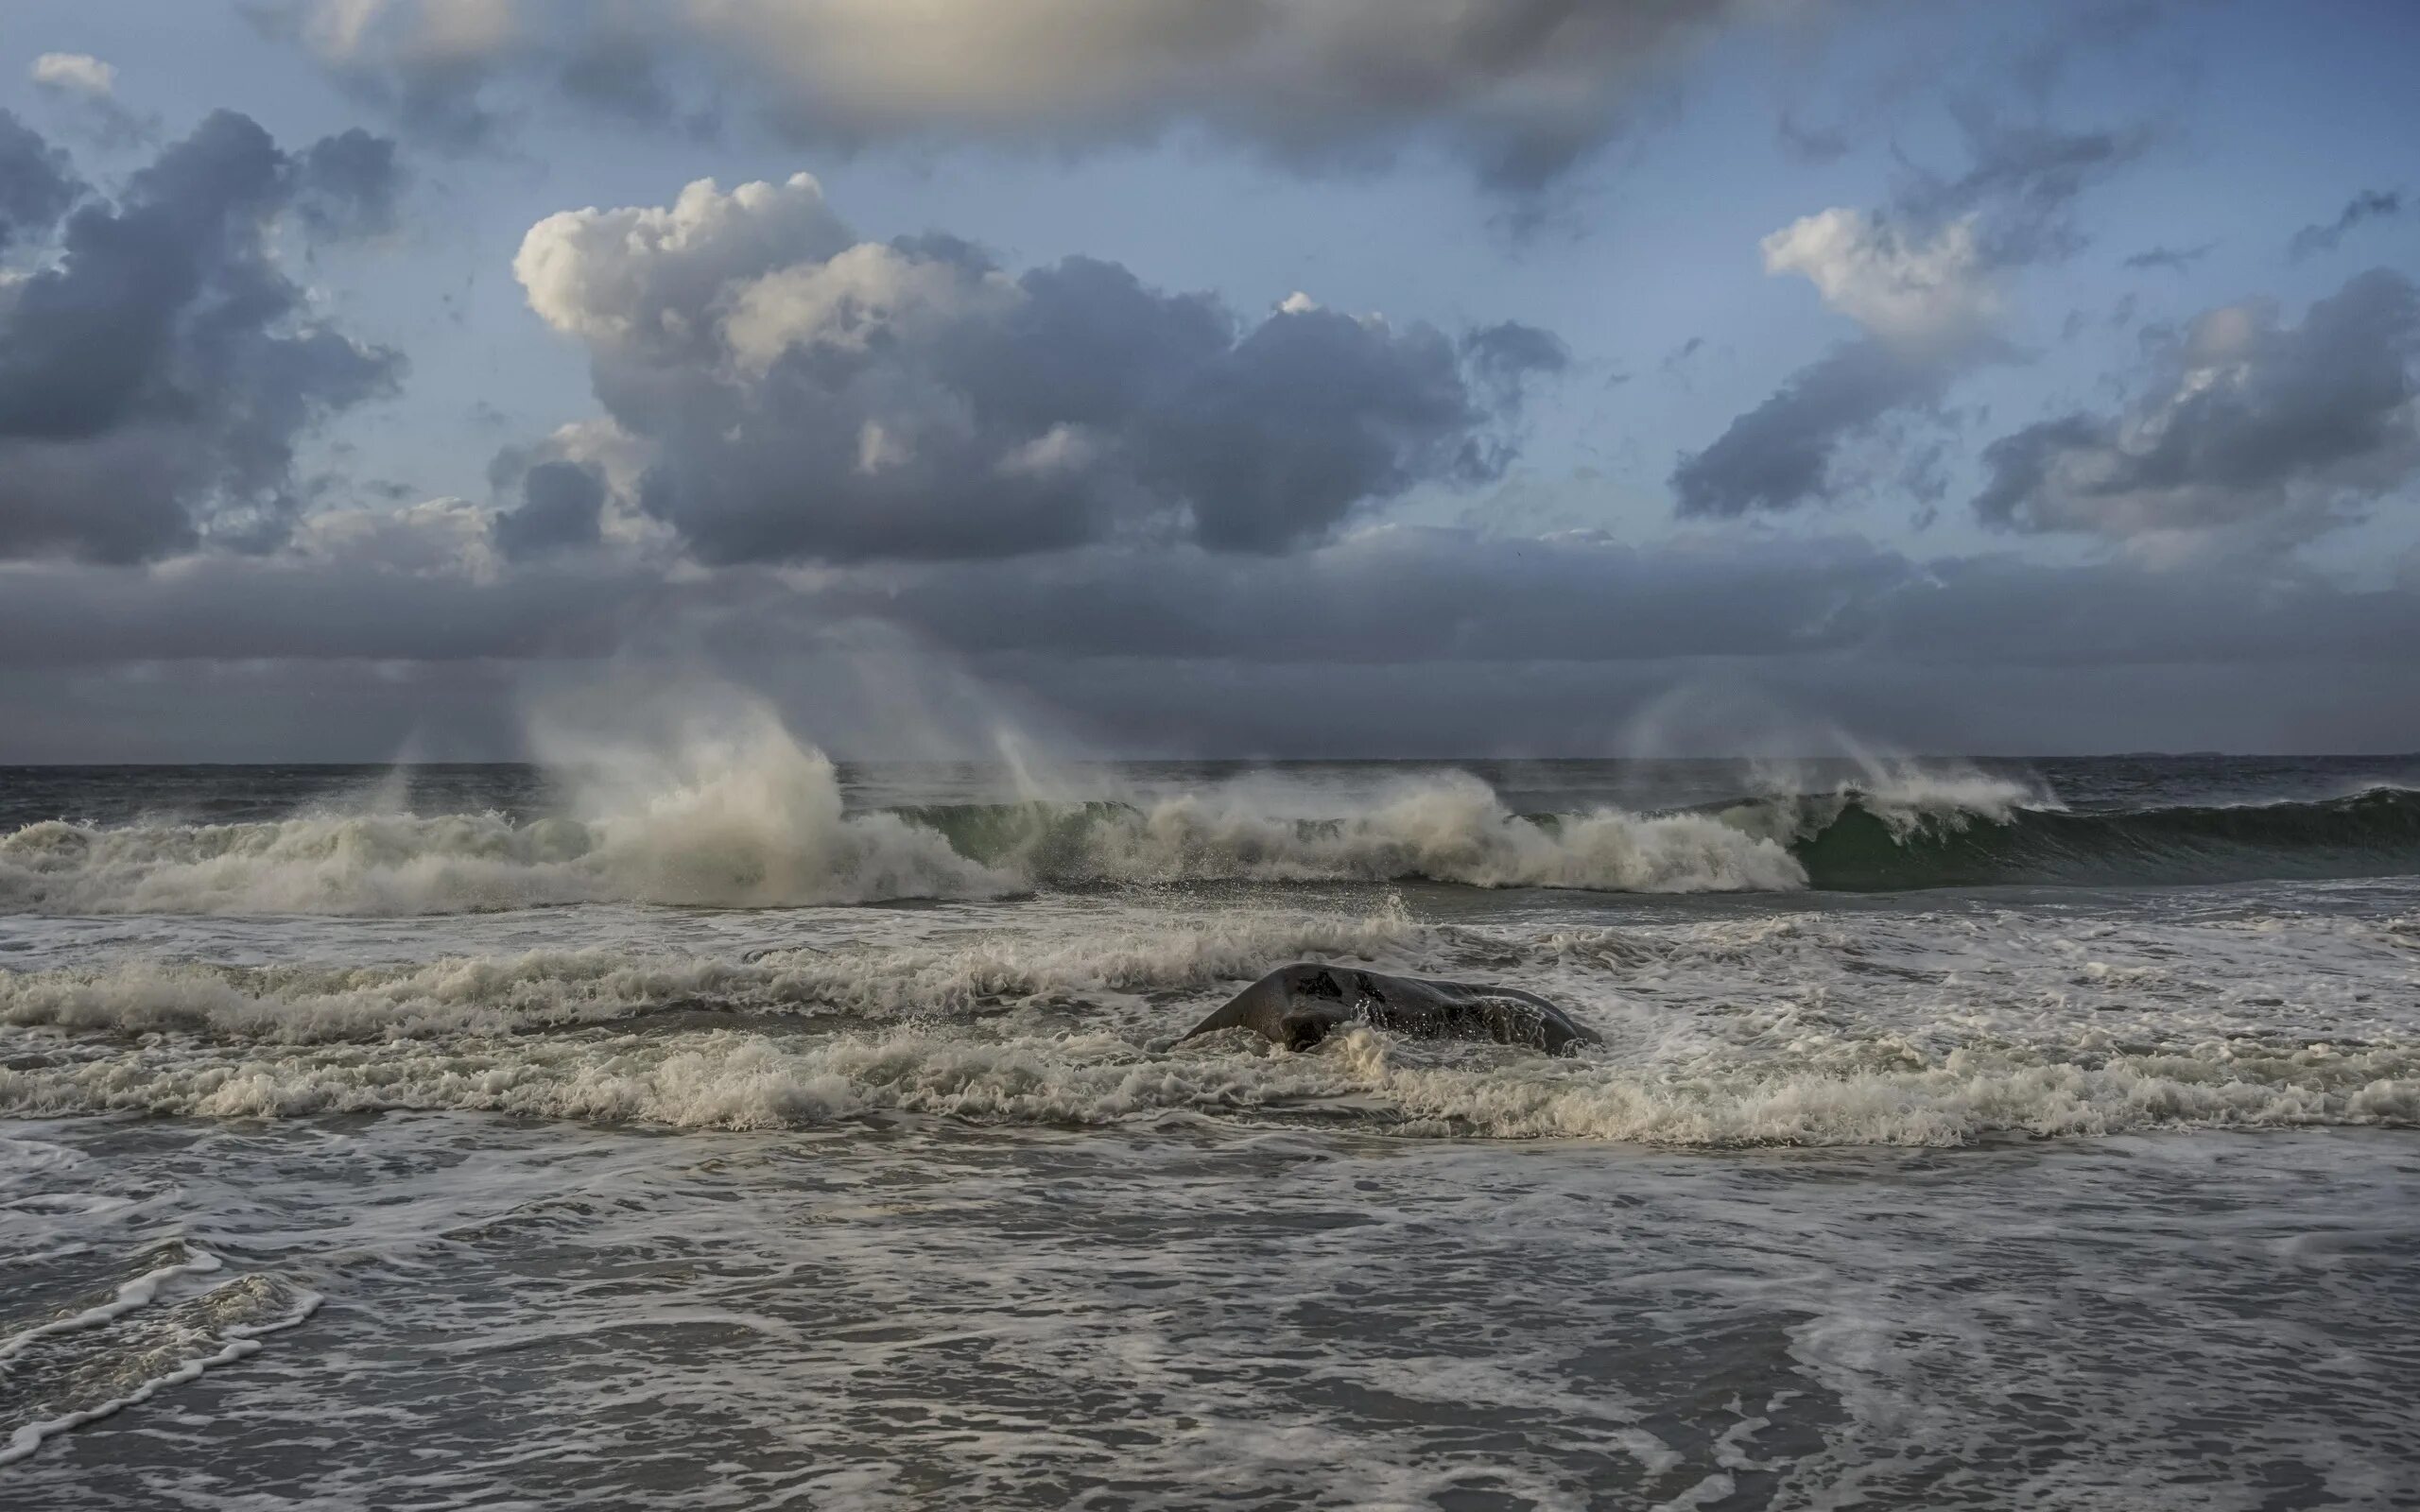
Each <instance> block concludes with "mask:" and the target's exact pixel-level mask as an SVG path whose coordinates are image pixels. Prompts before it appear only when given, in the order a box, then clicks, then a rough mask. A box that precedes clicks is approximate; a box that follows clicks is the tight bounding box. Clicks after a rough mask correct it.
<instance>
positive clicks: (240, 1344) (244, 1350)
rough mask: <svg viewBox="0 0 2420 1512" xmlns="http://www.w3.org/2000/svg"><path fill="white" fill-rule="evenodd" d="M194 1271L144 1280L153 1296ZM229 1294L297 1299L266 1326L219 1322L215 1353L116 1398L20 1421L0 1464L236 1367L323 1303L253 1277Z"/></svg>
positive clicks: (92, 1321)
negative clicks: (271, 1336) (169, 1391)
mask: <svg viewBox="0 0 2420 1512" xmlns="http://www.w3.org/2000/svg"><path fill="white" fill-rule="evenodd" d="M196 1259H197V1260H201V1259H208V1260H211V1261H212V1263H211V1264H210V1265H208V1266H201V1267H199V1269H200V1270H202V1271H210V1270H216V1268H217V1263H216V1257H211V1256H203V1255H199V1253H197V1256H196ZM193 1268H194V1267H166V1268H164V1270H162V1271H155V1272H153V1273H152V1275H151V1276H149V1277H147V1278H144V1281H148V1282H150V1283H151V1288H152V1292H156V1290H157V1287H158V1285H159V1283H160V1281H162V1280H168V1279H172V1278H173V1275H175V1274H181V1273H189V1272H190V1271H191V1270H192V1269H193ZM247 1282H255V1284H253V1285H251V1286H249V1287H248V1286H247ZM128 1284H129V1285H130V1286H139V1285H142V1284H143V1281H135V1282H130V1283H128ZM125 1290H126V1288H123V1287H121V1288H120V1295H121V1297H123V1296H124V1293H125ZM227 1290H228V1291H242V1292H243V1293H244V1295H245V1296H246V1297H284V1296H291V1297H293V1298H294V1305H293V1307H292V1308H291V1309H290V1310H289V1311H288V1312H287V1313H286V1314H285V1315H283V1316H279V1317H273V1318H269V1319H268V1320H267V1321H264V1322H257V1323H224V1324H221V1325H220V1326H219V1332H218V1335H217V1337H220V1338H223V1339H224V1342H223V1343H221V1344H220V1345H219V1347H218V1348H217V1349H214V1350H211V1351H210V1352H208V1353H206V1354H200V1355H195V1356H191V1357H188V1358H186V1359H183V1360H181V1361H179V1362H177V1363H176V1364H175V1365H173V1366H170V1367H169V1368H167V1369H165V1370H163V1371H161V1372H160V1373H159V1374H157V1375H151V1376H146V1377H144V1378H143V1379H141V1380H139V1381H137V1382H135V1383H133V1384H132V1385H130V1387H128V1388H127V1389H125V1390H122V1391H119V1392H117V1393H116V1394H115V1395H113V1396H110V1397H105V1398H103V1399H101V1400H98V1401H94V1402H91V1403H89V1404H87V1405H84V1406H81V1407H77V1408H74V1409H71V1410H69V1411H67V1412H62V1413H58V1414H55V1415H54V1416H52V1417H42V1418H36V1419H34V1420H32V1421H29V1422H25V1423H20V1424H19V1425H18V1426H17V1427H16V1428H15V1429H14V1430H13V1431H11V1432H10V1434H9V1437H8V1439H7V1441H6V1442H0V1465H9V1464H13V1463H15V1462H16V1461H19V1460H22V1459H26V1458H27V1457H29V1456H31V1455H32V1454H33V1453H34V1452H36V1451H38V1450H40V1449H41V1448H42V1446H43V1443H44V1442H46V1441H47V1440H49V1439H52V1438H56V1437H58V1436H59V1435H61V1434H64V1433H68V1432H70V1431H72V1430H74V1429H77V1428H80V1427H82V1426H84V1425H85V1424H86V1423H90V1422H96V1421H98V1420H100V1419H101V1418H104V1417H109V1416H111V1415H112V1414H113V1413H118V1412H123V1411H124V1410H126V1409H127V1408H129V1407H132V1406H137V1405H139V1404H141V1403H143V1402H147V1401H149V1400H151V1399H152V1398H154V1397H156V1396H158V1395H159V1394H160V1393H161V1392H163V1391H165V1390H167V1389H169V1388H170V1387H173V1386H181V1385H185V1384H187V1383H191V1382H195V1381H199V1380H200V1379H201V1377H202V1376H203V1375H204V1374H205V1373H206V1372H208V1371H211V1370H214V1369H216V1368H217V1367H218V1366H224V1365H232V1364H233V1363H234V1362H235V1361H237V1360H241V1359H243V1358H244V1357H246V1356H247V1355H251V1354H256V1353H258V1352H259V1351H260V1349H261V1340H262V1338H263V1337H265V1336H266V1335H268V1334H271V1333H276V1332H282V1331H284V1330H285V1329H290V1328H293V1327H295V1326H296V1325H297V1324H300V1323H302V1321H303V1320H304V1319H306V1318H308V1317H309V1316H310V1315H311V1314H313V1313H314V1312H316V1311H317V1310H318V1309H319V1306H320V1301H321V1300H322V1298H321V1297H320V1295H319V1294H318V1293H316V1292H309V1291H299V1290H294V1289H290V1288H278V1287H274V1286H267V1285H260V1284H257V1282H256V1279H254V1278H247V1279H246V1280H245V1281H238V1282H236V1283H234V1284H233V1287H231V1288H228V1289H227ZM151 1295H152V1294H151V1292H147V1293H146V1294H145V1296H144V1297H143V1301H148V1300H149V1299H150V1296H151ZM214 1295H219V1296H224V1295H226V1293H225V1292H224V1291H222V1292H221V1293H219V1294H214ZM132 1305H134V1306H140V1305H141V1303H140V1302H138V1303H135V1304H132ZM127 1311H130V1308H116V1309H115V1310H114V1311H111V1310H110V1307H109V1305H107V1304H105V1306H104V1307H102V1308H95V1309H91V1310H88V1312H87V1313H86V1314H78V1320H76V1321H75V1322H74V1327H76V1328H83V1327H95V1326H98V1325H99V1324H101V1323H106V1322H110V1321H113V1320H114V1319H115V1318H116V1317H117V1316H118V1315H121V1314H123V1313H125V1312H127ZM87 1319H89V1321H84V1320H87ZM71 1331H72V1330H71V1329H69V1328H59V1329H42V1330H36V1331H34V1332H33V1333H32V1334H28V1335H20V1338H21V1339H24V1340H25V1341H26V1342H31V1340H32V1339H33V1338H35V1337H39V1336H42V1335H43V1334H45V1333H50V1332H71ZM0 1358H5V1356H0Z"/></svg>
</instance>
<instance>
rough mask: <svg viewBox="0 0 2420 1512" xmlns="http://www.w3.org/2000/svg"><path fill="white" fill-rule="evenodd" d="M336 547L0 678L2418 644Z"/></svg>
mask: <svg viewBox="0 0 2420 1512" xmlns="http://www.w3.org/2000/svg"><path fill="white" fill-rule="evenodd" d="M365 542H366V543H363V544H357V545H355V546H354V547H352V548H349V549H344V550H339V551H337V552H336V553H335V554H334V555H324V554H323V555H321V556H318V557H312V558H298V557H295V556H292V555H285V556H275V557H267V558H248V557H236V556H233V555H228V554H212V555H208V556H203V557H198V558H191V559H189V560H185V561H182V562H178V563H173V564H169V565H166V566H162V567H155V568H150V569H145V570H142V571H141V572H140V574H139V575H130V574H129V572H128V571H127V570H125V569H107V568H98V567H89V566H53V567H49V568H46V569H44V570H42V571H40V572H35V571H30V570H27V569H25V568H0V665H5V666H18V667H36V666H56V665H110V664H119V663H136V662H151V661H213V662H232V661H243V660H250V659H254V658H285V659H299V660H342V659H358V660H368V661H393V662H441V661H466V660H499V659H502V660H512V659H563V658H572V659H581V658H597V657H605V656H612V655H615V654H619V653H623V652H626V651H631V650H632V649H633V648H634V647H636V648H639V649H645V648H646V647H648V645H650V644H652V645H655V646H658V647H661V646H666V645H671V646H679V647H683V648H685V649H687V650H691V651H695V652H698V653H699V654H700V655H705V656H708V657H710V658H719V657H725V656H739V655H743V654H745V655H756V656H767V657H778V656H792V657H794V656H796V655H798V654H800V653H801V652H803V651H809V650H812V649H813V648H815V647H816V646H818V645H821V644H830V643H831V637H832V636H833V635H835V634H836V633H839V632H842V631H844V630H845V627H848V626H851V625H854V624H862V623H864V622H866V621H870V620H878V621H881V622H884V623H887V624H889V625H890V626H892V627H895V628H896V629H897V630H898V631H899V632H900V633H902V634H904V635H905V636H907V637H908V641H909V642H910V643H911V644H919V645H924V646H927V647H930V648H934V649H939V650H942V651H946V652H950V653H954V654H962V655H967V656H989V655H1010V654H1013V655H1018V656H1024V657H1029V658H1033V659H1036V660H1037V661H1045V662H1063V663H1066V664H1069V665H1076V666H1080V665H1081V664H1083V663H1085V662H1091V661H1095V660H1106V659H1126V660H1140V661H1145V662H1151V661H1156V662H1165V663H1167V664H1171V665H1174V664H1178V663H1201V662H1215V661H1223V662H1232V663H1235V664H1237V665H1241V666H1275V665H1300V664H1322V665H1329V666H1370V667H1375V666H1389V665H1400V666H1412V667H1420V666H1427V665H1433V664H1438V663H1447V662H1465V663H1481V662H1483V663H1492V664H1498V665H1513V664H1530V665H1540V664H1547V663H1600V664H1615V663H1634V664H1647V663H1672V662H1686V661H1691V660H1705V659H1727V660H1735V661H1739V662H1762V663H1765V664H1767V665H1770V666H1780V665H1784V664H1788V663H1791V662H1804V661H1806V660H1809V659H1821V658H1835V657H1873V658H1876V659H1880V660H1882V661H1886V662H1893V663H1898V664H1908V665H1916V664H1922V665H1930V666H1938V667H1950V668H1955V667H2080V666H2088V665H2095V664H2101V665H2106V664H2118V663H2139V664H2147V665H2150V664H2217V665H2224V664H2252V663H2259V662H2275V661H2281V660H2308V659H2311V658H2319V657H2330V656H2333V657H2341V658H2343V659H2345V660H2347V661H2361V662H2369V661H2376V660H2377V659H2380V658H2383V657H2390V656H2394V655H2396V654H2398V653H2399V652H2400V651H2401V649H2402V648H2405V647H2408V646H2409V645H2410V644H2412V641H2413V638H2414V637H2415V636H2420V593H2415V592H2413V591H2412V590H2411V588H2404V589H2395V590H2379V591H2370V592H2354V591H2347V590H2340V589H2337V588H2333V587H2330V586H2328V585H2326V584H2325V583H2322V582H2317V581H2313V580H2310V579H2308V578H2299V577H2298V578H2273V577H2267V576H2258V575H2256V574H2251V573H2248V572H2242V571H2237V570H2234V569H2230V568H2223V567H2221V568H2216V569H2212V570H2209V571H2154V570H2150V569H2147V568H2142V567H2138V566H2135V565H2130V564H2128V563H2125V562H2112V563H2100V564H2094V565H2086V566H2059V565H2047V564H2036V563H2028V562H2023V561H2019V560H2015V559H2013V558H2002V557H1979V558H1949V559H1941V560H1934V561H1928V562H1927V561H1918V560H1914V559H1911V558H1908V557H1906V556H1903V555H1901V554H1900V553H1897V552H1895V551H1892V550H1889V549H1886V548H1882V547H1878V546H1876V545H1873V544H1871V543H1868V542H1865V541H1858V540H1854V539H1839V540H1811V541H1810V540H1769V541H1756V542H1749V543H1743V542H1740V541H1729V540H1726V541H1722V542H1720V543H1719V544H1718V543H1689V542H1677V543H1672V544H1668V545H1661V546H1652V547H1638V546H1630V545H1626V544H1623V543H1620V542H1617V541H1608V540H1604V539H1600V538H1597V537H1593V536H1588V535H1572V536H1562V537H1545V538H1493V537H1488V536H1485V535H1481V534H1477V533H1473V532H1470V531H1466V530H1447V529H1416V528H1409V527H1394V528H1388V529H1382V530H1377V531H1371V532H1365V533H1362V534H1360V535H1357V536H1354V537H1351V538H1348V539H1346V540H1344V541H1339V542H1336V543H1333V544H1330V545H1327V546H1323V547H1321V548H1318V549H1316V550H1313V551H1308V552H1303V553H1298V554H1296V555H1293V556H1288V557H1283V558H1244V557H1237V556H1234V555H1232V554H1224V553H1218V552H1211V551H1205V550H1201V549H1200V548H1195V547H1183V546H1177V547H1167V546H1153V547H1107V546H1097V547H1087V548H1082V549H1080V550H1076V551H1071V552H1065V553H1060V554H1055V555H1052V556H1049V557H1046V558H1034V559H1033V560H1031V561H1029V562H1027V563H1024V564H1021V566H1020V570H1018V571H1016V572H1013V573H1003V572H1000V571H998V570H997V569H996V568H994V567H992V566H989V565H987V564H983V563H975V562H927V563H917V564H902V565H898V566H895V567H890V568H884V569H865V570H860V571H856V572H852V573H848V574H835V575H828V576H820V577H818V578H816V579H814V580H812V581H811V582H807V583H802V582H800V581H798V580H797V579H795V578H793V577H791V576H787V575H784V574H780V573H777V572H772V571H769V570H765V569H759V568H752V567H735V568H724V569H718V570H716V571H714V572H712V573H710V574H706V575H700V576H666V575H665V574H664V573H662V572H661V571H660V570H656V569H651V568H648V567H647V566H645V565H643V564H640V563H636V562H633V561H630V560H627V559H617V558H614V556H613V555H612V554H610V553H593V554H583V555H580V556H576V557H563V558H557V559H553V560H551V561H541V562H538V563H536V564H533V565H531V566H528V567H526V568H524V569H523V570H521V571H519V572H517V573H515V574H513V575H512V576H509V577H497V576H489V575H482V574H480V573H477V572H475V571H473V570H471V569H469V568H467V567H446V566H428V565H422V566H417V567H412V566H406V565H400V563H402V562H403V561H404V560H405V559H406V557H407V556H408V555H409V554H408V553H406V552H403V551H400V550H398V548H397V547H396V545H395V543H394V542H393V541H379V540H375V539H374V538H365Z"/></svg>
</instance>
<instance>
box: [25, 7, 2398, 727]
mask: <svg viewBox="0 0 2420 1512" xmlns="http://www.w3.org/2000/svg"><path fill="white" fill-rule="evenodd" d="M2414 58H2420V6H2413V5H2411V4H2408V3H2405V0H2308V3H2301V4H2291V5H2289V4H2285V3H2282V0H2267V3H2256V0H2048V3H2044V4H2040V5H2031V6H2022V7H2012V6H2006V5H2000V4H1980V3H1965V0H1598V3H1590V0H1492V3H1478V0H230V3H224V4H222V3H219V0H178V3H173V4H172V3H167V0H140V3H138V0H10V4H9V6H8V7H7V8H6V9H5V10H0V762H17V763H26V762H119V761H123V762H148V761H383V760H388V759H392V758H396V757H414V758H419V759H429V760H438V759H473V760H476V759H510V758H514V757H517V756H520V755H522V754H524V753H525V752H526V750H527V745H528V735H527V711H528V710H529V709H530V708H531V707H532V706H533V704H536V703H540V702H543V701H544V699H546V698H548V697H550V696H555V695H557V694H559V693H560V692H562V690H567V689H568V690H589V691H591V692H593V691H594V690H596V689H599V688H603V689H608V690H611V689H616V688H628V689H632V690H636V689H641V688H647V687H660V686H664V685H667V684H669V685H673V686H680V685H685V684H700V683H713V684H716V685H727V686H731V687H735V688H740V689H745V690H749V691H750V692H752V693H753V694H756V695H759V696H763V697H765V698H767V699H769V700H771V701H772V702H773V703H774V704H775V705H776V706H778V707H779V708H780V710H781V711H782V712H783V713H784V715H785V717H786V718H787V720H788V721H789V722H790V723H791V725H792V726H793V728H794V729H796V730H798V731H799V732H800V733H801V734H802V735H804V736H805V737H807V738H811V739H813V740H814V741H816V742H817V743H818V744H820V745H821V746H823V747H825V748H826V749H829V750H831V751H833V752H834V753H835V754H837V755H841V756H863V757H896V756H979V755H984V754H990V753H996V752H998V751H999V750H1001V749H1002V748H1003V747H1002V746H1001V742H1002V740H1003V739H1004V738H1005V737H1004V732H1009V731H1013V732H1015V734H1014V738H1015V739H1018V740H1026V739H1031V740H1035V741H1039V742H1041V743H1043V744H1046V745H1047V746H1050V747H1053V748H1057V749H1062V750H1067V751H1083V752H1089V753H1094V754H1101V755H1174V756H1236V757H1244V756H1267V757H1297V756H1406V757H1437V756H1525V755H1528V756H1550V755H1561V756H1599V755H1657V754H1731V753H1741V752H1759V751H1779V750H1786V749H1790V748H1792V747H1796V748H1798V749H1800V750H1802V751H1805V750H1821V749H1824V748H1836V747H1840V746H1842V745H1855V746H1859V747H1876V748H1892V749H1901V750H1911V751H1933V752H1972V753H2000V754H2064V753H2083V752H2096V751H2118V750H2149V749H2164V750H2201V749H2219V750H2243V751H2345V752H2367V751H2404V750H2411V749H2413V748H2420V655H2415V654H2414V652H2413V650H2412V647H2413V646H2414V645H2415V644H2420V508H2415V506H2420V397H2415V396H2420V387H2415V371H2416V370H2420V285H2416V284H2415V280H2420V156H2415V153H2414V150H2413V149H2414V147H2415V146H2420V92H2414V91H2413V90H2412V89H2411V87H2410V68H2411V60H2412V59H2414Z"/></svg>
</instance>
